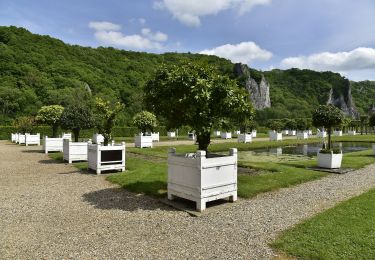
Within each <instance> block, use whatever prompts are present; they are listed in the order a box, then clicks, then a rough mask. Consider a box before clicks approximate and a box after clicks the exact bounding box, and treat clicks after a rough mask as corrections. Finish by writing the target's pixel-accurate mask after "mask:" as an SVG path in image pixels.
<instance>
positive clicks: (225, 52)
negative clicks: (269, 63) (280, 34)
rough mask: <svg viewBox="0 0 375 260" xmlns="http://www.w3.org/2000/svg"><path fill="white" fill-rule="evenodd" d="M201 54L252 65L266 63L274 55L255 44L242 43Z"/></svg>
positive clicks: (226, 45)
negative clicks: (257, 62)
mask: <svg viewBox="0 0 375 260" xmlns="http://www.w3.org/2000/svg"><path fill="white" fill-rule="evenodd" d="M200 53H201V54H207V55H216V56H219V57H222V58H226V59H229V60H231V61H232V62H241V63H245V64H250V63H251V62H253V61H256V60H261V61H266V60H269V59H270V58H271V57H272V53H271V52H269V51H267V50H264V49H262V48H260V47H259V46H258V45H256V44H255V43H254V42H241V43H239V44H234V45H233V44H225V45H222V46H218V47H216V48H213V49H210V50H203V51H201V52H200Z"/></svg>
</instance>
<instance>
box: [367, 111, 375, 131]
mask: <svg viewBox="0 0 375 260" xmlns="http://www.w3.org/2000/svg"><path fill="white" fill-rule="evenodd" d="M368 124H369V126H370V127H372V128H374V127H375V113H374V114H372V115H371V116H370V118H369V120H368Z"/></svg>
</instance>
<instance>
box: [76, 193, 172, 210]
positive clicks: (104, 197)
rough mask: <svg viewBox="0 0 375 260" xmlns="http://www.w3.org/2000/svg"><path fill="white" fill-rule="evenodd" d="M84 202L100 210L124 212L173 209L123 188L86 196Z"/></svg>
mask: <svg viewBox="0 0 375 260" xmlns="http://www.w3.org/2000/svg"><path fill="white" fill-rule="evenodd" d="M82 197H83V200H84V201H85V202H88V203H89V204H90V205H93V206H94V207H95V208H98V209H104V210H106V209H107V210H108V209H119V210H124V211H136V210H139V209H141V210H158V209H161V210H165V211H173V209H172V208H170V207H168V206H165V205H163V204H162V203H160V202H158V201H157V200H155V199H153V198H151V197H148V196H144V195H137V194H134V193H131V192H128V191H126V190H124V189H122V188H109V189H104V190H98V191H93V192H89V193H86V194H84V195H83V196H82Z"/></svg>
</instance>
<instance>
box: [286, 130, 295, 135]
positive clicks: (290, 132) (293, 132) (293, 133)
mask: <svg viewBox="0 0 375 260" xmlns="http://www.w3.org/2000/svg"><path fill="white" fill-rule="evenodd" d="M296 134H297V131H296V130H289V133H288V135H289V136H296Z"/></svg>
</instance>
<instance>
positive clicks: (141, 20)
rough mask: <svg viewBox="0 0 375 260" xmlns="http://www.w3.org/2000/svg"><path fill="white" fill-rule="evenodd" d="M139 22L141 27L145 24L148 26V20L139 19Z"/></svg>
mask: <svg viewBox="0 0 375 260" xmlns="http://www.w3.org/2000/svg"><path fill="white" fill-rule="evenodd" d="M138 22H139V23H140V24H141V25H145V24H146V19H145V18H139V19H138Z"/></svg>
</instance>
